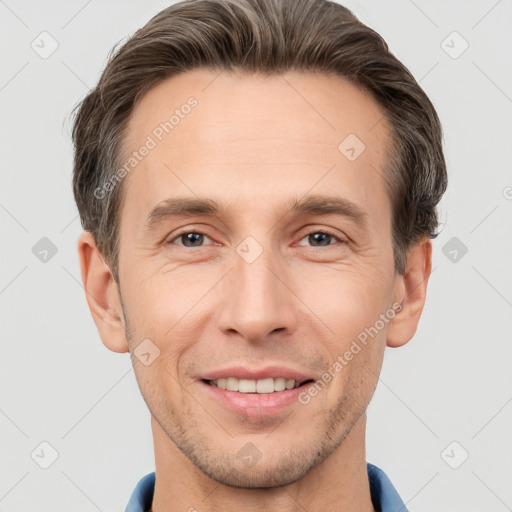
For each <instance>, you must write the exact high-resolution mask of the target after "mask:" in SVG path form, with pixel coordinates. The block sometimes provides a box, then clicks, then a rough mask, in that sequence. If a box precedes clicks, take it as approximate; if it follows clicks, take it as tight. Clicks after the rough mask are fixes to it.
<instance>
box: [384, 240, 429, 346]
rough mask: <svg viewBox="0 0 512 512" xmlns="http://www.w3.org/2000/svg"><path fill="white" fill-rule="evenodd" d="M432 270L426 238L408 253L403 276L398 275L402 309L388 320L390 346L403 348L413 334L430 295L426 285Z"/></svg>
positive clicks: (397, 298) (397, 293)
mask: <svg viewBox="0 0 512 512" xmlns="http://www.w3.org/2000/svg"><path fill="white" fill-rule="evenodd" d="M431 271H432V242H431V241H430V239H429V238H423V239H421V240H420V241H419V242H418V243H416V244H415V245H414V246H413V247H411V248H410V249H409V251H408V253H407V265H406V269H405V273H404V275H403V276H397V285H396V292H395V295H396V296H395V298H396V300H397V302H399V303H402V309H401V310H400V312H399V313H397V314H396V316H395V317H394V318H393V320H392V321H391V322H390V323H389V326H388V332H387V339H386V343H387V345H388V347H401V346H402V345H405V344H406V343H407V342H408V341H410V340H411V339H412V337H413V336H414V334H415V332H416V329H417V327H418V323H419V321H420V317H421V313H422V311H423V306H424V305H425V299H426V296H427V285H428V280H429V277H430V273H431Z"/></svg>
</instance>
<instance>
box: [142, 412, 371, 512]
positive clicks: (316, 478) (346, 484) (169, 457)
mask: <svg viewBox="0 0 512 512" xmlns="http://www.w3.org/2000/svg"><path fill="white" fill-rule="evenodd" d="M151 426H152V430H153V439H154V447H155V473H156V480H155V492H154V496H153V506H152V509H151V510H152V512H175V511H190V512H194V511H195V512H214V511H215V512H217V511H223V512H233V511H235V510H236V511H239V510H250V511H251V512H259V511H261V512H263V511H266V510H272V511H276V512H299V511H300V512H303V511H304V510H323V511H329V512H330V511H332V512H334V511H336V512H340V511H348V510H350V511H351V512H374V508H373V506H372V502H371V497H370V486H369V481H368V473H367V469H366V453H365V430H366V413H363V414H362V415H361V417H360V418H359V420H358V421H357V423H356V424H355V425H354V427H353V428H352V430H351V431H350V433H349V435H348V436H347V437H346V438H345V440H344V441H343V442H342V443H341V444H340V446H338V448H337V449H336V450H335V451H334V452H333V453H332V454H331V455H330V456H329V457H328V458H327V459H325V460H324V461H323V462H321V463H320V464H319V465H317V466H316V467H314V468H313V469H311V470H310V471H309V472H308V473H306V474H305V475H304V476H303V477H302V478H301V479H299V480H297V481H295V482H293V483H291V484H288V485H284V486H281V487H274V488H256V489H247V488H238V487H231V486H228V485H224V484H222V483H219V482H217V481H215V480H213V479H212V478H210V477H209V476H208V475H206V474H205V473H204V472H203V471H201V470H200V469H199V468H197V467H196V466H195V465H194V464H192V462H191V461H190V460H189V459H188V458H187V457H186V456H185V455H184V454H183V453H182V452H181V451H180V450H179V449H178V448H176V446H175V445H174V443H173V442H172V441H171V440H170V439H169V437H168V436H167V434H166V433H165V431H164V430H163V429H162V428H161V426H160V425H159V424H158V422H157V421H156V420H155V419H154V418H152V419H151Z"/></svg>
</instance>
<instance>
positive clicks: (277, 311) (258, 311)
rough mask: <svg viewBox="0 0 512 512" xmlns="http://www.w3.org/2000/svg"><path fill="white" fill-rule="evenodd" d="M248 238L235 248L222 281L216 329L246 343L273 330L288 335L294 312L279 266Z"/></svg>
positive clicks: (264, 250) (273, 257)
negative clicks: (218, 328)
mask: <svg viewBox="0 0 512 512" xmlns="http://www.w3.org/2000/svg"><path fill="white" fill-rule="evenodd" d="M248 238H249V239H246V240H244V241H243V242H242V243H241V244H239V246H238V247H237V248H236V253H235V254H234V261H233V264H234V267H233V269H232V270H231V272H229V274H228V276H227V277H228V278H229V279H226V280H223V281H225V283H224V285H223V289H222V293H223V297H222V304H223V307H222V309H221V312H220V314H219V323H220V325H219V327H220V328H221V329H222V330H223V331H224V332H227V331H233V330H234V331H237V332H238V333H239V334H240V335H241V336H242V337H244V338H246V339H247V340H249V341H260V340H262V339H264V338H265V337H267V335H269V334H270V333H271V332H272V331H275V330H277V329H281V330H285V331H287V332H288V333H290V332H292V331H293V330H294V329H295V319H296V312H295V311H294V301H293V294H292V293H291V292H290V290H289V289H288V288H287V287H286V286H285V285H284V283H283V281H284V282H286V276H285V275H284V274H285V273H283V272H282V270H280V269H282V266H281V265H280V264H279V261H278V258H277V257H276V256H274V255H272V254H271V252H270V250H269V249H263V247H262V246H261V245H259V244H258V243H257V242H256V241H255V240H254V239H252V240H251V239H250V237H248Z"/></svg>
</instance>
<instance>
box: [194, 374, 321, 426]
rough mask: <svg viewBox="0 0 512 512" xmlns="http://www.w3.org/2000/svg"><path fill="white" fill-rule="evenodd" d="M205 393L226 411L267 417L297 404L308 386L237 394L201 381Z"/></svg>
mask: <svg viewBox="0 0 512 512" xmlns="http://www.w3.org/2000/svg"><path fill="white" fill-rule="evenodd" d="M201 384H202V385H203V386H204V387H206V388H207V389H206V391H207V392H209V393H211V396H212V397H213V398H214V399H216V400H218V401H219V402H220V403H221V405H223V406H224V407H226V408H227V409H229V410H231V411H233V412H235V413H236V414H242V415H244V416H254V417H267V416H272V415H274V414H278V413H280V412H282V411H283V410H285V409H286V408H287V407H288V406H290V405H291V404H293V403H297V402H298V397H299V395H300V394H301V393H302V392H303V391H304V390H305V389H307V387H308V386H309V384H312V382H309V383H308V384H305V385H302V386H299V387H298V388H294V389H285V390H284V391H275V392H274V393H239V392H238V391H228V390H227V389H220V388H218V387H217V386H214V385H212V384H208V383H206V382H204V381H201Z"/></svg>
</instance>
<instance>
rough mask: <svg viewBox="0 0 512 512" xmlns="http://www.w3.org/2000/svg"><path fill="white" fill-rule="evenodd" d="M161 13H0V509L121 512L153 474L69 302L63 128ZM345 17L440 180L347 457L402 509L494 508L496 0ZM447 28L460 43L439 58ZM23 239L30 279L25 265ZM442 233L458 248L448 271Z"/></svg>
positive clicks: (498, 389) (508, 268)
mask: <svg viewBox="0 0 512 512" xmlns="http://www.w3.org/2000/svg"><path fill="white" fill-rule="evenodd" d="M166 5H168V2H164V1H156V0H153V1H138V2H134V1H126V0H123V1H121V0H115V1H109V2H108V3H107V2H101V1H99V0H92V1H91V0H90V1H88V2H87V1H84V0H72V1H66V2H64V1H63V0H60V1H57V0H49V1H45V2H36V1H35V0H32V1H24V0H5V1H0V48H1V52H2V53H1V58H2V65H1V67H0V73H1V74H0V106H1V116H0V129H1V133H0V151H1V173H2V176H1V186H0V229H1V232H0V315H1V319H0V321H1V329H2V330H1V358H0V365H1V366H0V375H1V383H0V384H1V385H0V390H1V404H0V405H1V407H0V432H1V456H0V465H1V474H0V511H3V512H18V511H36V510H37V511H44V512H45V511H52V512H59V511H69V510H72V511H83V512H94V511H95V510H100V511H105V512H106V511H122V510H124V507H125V506H126V502H127V500H128V497H129V495H130V493H131V492H132V490H133V487H134V486H135V484H136V483H137V481H138V480H139V479H140V478H141V477H142V476H143V475H145V474H146V473H149V472H151V471H153V469H154V458H153V447H152V438H151V431H150V423H149V412H148V411H147V409H146V406H145V404H144V402H143V400H142V398H141V395H140V392H139V390H138V387H137V384H136V381H135V377H134V374H133V371H132V370H131V364H130V359H129V355H128V354H115V353H112V352H109V351H108V350H107V349H106V348H105V347H104V346H103V345H102V343H101V341H100V339H99V337H98V335H97V332H96V329H95V326H94V323H93V321H92V319H91V317H90V315H89V312H88V309H87V305H86V301H85V296H84V291H83V289H82V287H81V282H80V273H79V266H78V258H77V252H76V240H77V237H78V234H79V233H80V231H81V227H80V221H79V219H78V215H77V210H76V206H75V204H74V201H73V196H72V192H71V170H72V148H71V142H70V122H69V114H70V111H71V109H72V107H73V106H74V105H75V103H76V102H77V101H78V100H79V99H81V98H82V97H83V96H84V95H85V93H86V92H87V91H88V89H89V88H90V87H92V86H93V85H95V83H96V81H97V79H98V78H99V74H100V72H101V70H102V69H103V66H104V65H105V62H106V57H107V54H108V52H109V50H110V49H111V48H112V46H113V45H114V43H116V42H117V41H119V40H121V39H123V38H125V37H126V36H127V35H128V34H131V33H133V31H134V30H135V29H136V28H138V27H140V26H141V25H143V24H144V23H145V22H146V21H147V20H148V19H149V18H150V17H151V16H153V15H154V14H156V13H157V12H158V11H159V10H161V9H162V8H163V7H165V6H166ZM345 5H346V6H347V7H349V8H351V9H353V11H354V13H355V14H356V15H358V16H359V17H360V19H361V20H362V21H363V22H365V23H366V24H368V25H369V26H371V27H372V28H374V29H375V30H377V32H379V33H380V34H381V35H382V36H383V37H384V38H385V39H386V41H387V42H388V43H389V46H390V48H391V50H392V51H393V52H394V53H395V55H396V56H397V57H398V58H399V59H400V60H402V61H403V62H404V63H405V65H406V66H407V67H408V68H409V69H410V70H411V72H412V73H413V74H414V76H415V77H416V78H417V80H419V81H420V84H421V86H422V87H423V88H424V90H425V91H426V93H427V94H428V95H429V97H430V98H431V100H432V101H433V103H434V105H435V107H436V109H437V111H438V113H439V116H440V118H441V121H442V123H443V126H444V132H445V149H446V157H447V162H448V168H449V191H448V193H447V195H446V197H445V199H444V200H443V203H442V208H441V218H442V220H443V222H444V228H443V232H442V234H441V235H440V237H439V238H438V240H436V242H435V254H434V257H435V260H434V268H435V270H434V272H433V274H432V276H431V281H430V288H429V293H428V300H427V305H426V308H425V311H424V315H423V318H422V320H421V322H420V326H419V330H418V333H417V335H416V337H415V338H414V340H413V341H412V342H410V343H409V344H407V345H406V346H405V347H403V348H400V349H389V348H388V349H387V352H386V355H385V360H384V368H383V371H382V374H381V379H380V382H379V384H378V387H377V391H376V393H375V395H374V398H373V401H372V402H371V404H370V406H369V410H368V439H367V460H368V461H369V462H372V463H374V464H376V465H378V466H379V467H381V468H382V469H384V471H385V472H386V473H387V474H388V476H389V477H390V479H391V481H392V482H393V484H394V485H395V487H396V488H397V490H398V492H399V493H400V495H401V496H402V498H403V499H404V501H405V502H406V503H407V506H408V508H409V509H410V510H411V511H417V512H427V511H433V510H435V511H436V512H445V511H446V512H455V511H464V512H476V511H479V512H489V511H496V512H501V511H506V510H512V486H511V481H512V435H511V434H512V372H511V361H512V340H511V335H510V330H511V327H512V325H511V324H512V258H511V257H512V236H511V235H512V231H511V226H512V222H511V221H512V200H511V199H512V188H511V187H512V172H511V162H512V149H511V148H512V138H511V137H512V58H511V49H512V26H511V25H512V1H511V0H500V1H497V0H472V1H465V2H462V1H449V2H447V1H445V0H443V1H441V0H436V1H426V0H415V1H414V2H413V1H412V0H393V1H386V2H381V1H377V0H373V1H370V0H368V1H357V2H356V1H351V2H346V3H345ZM43 31H46V32H48V33H49V34H50V35H51V38H53V39H54V40H55V41H57V43H58V48H57V49H56V51H55V52H54V53H53V54H52V55H50V56H49V57H48V58H46V59H43V58H41V57H40V56H39V55H38V53H36V52H35V51H34V50H33V49H32V47H31V43H32V41H34V40H36V43H37V41H40V39H38V38H40V37H41V36H39V35H40V34H41V32H43ZM453 31H457V32H458V33H459V34H460V36H462V38H463V39H464V40H465V41H467V43H469V47H468V49H467V50H466V51H465V52H464V53H462V55H460V56H459V57H458V58H452V56H450V55H449V54H448V53H447V51H445V50H448V51H451V52H452V55H453V54H454V52H458V51H459V50H460V49H462V48H463V46H461V45H463V44H464V41H463V40H462V39H461V38H459V37H458V36H453V35H452V36H450V34H452V32H453ZM448 36H450V37H449V38H448V39H447V37H448ZM44 37H47V36H44ZM454 37H455V39H454ZM443 41H445V43H443ZM50 43H51V39H47V40H46V44H45V48H47V49H48V48H50V46H49V45H50ZM39 44H41V43H39ZM449 47H451V49H450V48H449ZM507 187H508V188H507ZM43 237H48V238H49V239H50V240H51V241H52V243H53V244H54V245H55V246H56V249H57V253H56V254H55V255H54V256H53V257H51V258H50V259H49V260H48V261H47V262H46V263H44V262H42V261H40V260H39V259H38V258H37V257H36V256H35V255H34V253H33V252H32V248H33V247H34V245H35V244H36V243H37V242H38V241H39V240H40V239H41V238H43ZM453 237H456V238H457V239H458V241H457V243H459V244H460V243H461V242H462V243H463V244H464V245H465V246H466V247H467V249H468V251H467V253H466V254H465V255H463V256H460V251H459V253H458V254H459V256H458V259H457V261H455V262H453V261H451V260H450V258H449V257H448V256H446V255H445V254H444V253H443V251H442V249H443V247H444V246H445V244H447V243H448V242H449V241H450V240H451V239H452V238H453ZM451 243H454V242H453V241H452V242H451ZM448 248H450V246H448ZM445 252H447V253H448V250H445ZM43 441H46V442H48V443H50V445H51V446H52V447H53V448H54V449H55V450H56V451H57V452H58V458H57V460H56V461H55V462H54V463H53V464H52V465H51V466H50V467H49V468H48V469H42V468H41V467H40V466H39V465H38V464H36V462H35V461H34V460H33V459H32V458H31V453H32V452H33V451H34V450H35V449H39V450H40V449H41V448H40V446H39V445H40V443H41V442H43ZM453 441H455V442H456V444H455V445H451V446H450V447H449V448H448V450H447V451H444V450H445V448H446V447H447V446H448V445H450V443H452V442H453ZM38 447H39V448H38ZM36 452H37V450H36ZM465 452H467V453H468V455H469V456H468V458H467V460H466V461H465V462H464V463H463V464H462V465H461V466H460V467H459V468H458V469H452V468H451V467H450V466H449V465H448V463H447V461H449V462H450V463H451V464H452V465H457V464H458V462H460V460H461V459H462V457H463V455H464V454H465ZM37 453H41V452H40V451H39V452H37ZM45 453H46V455H45V456H46V457H48V456H49V455H48V454H49V453H50V449H49V448H46V452H45ZM442 453H444V454H445V455H444V457H443V456H442ZM311 512H313V511H311Z"/></svg>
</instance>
